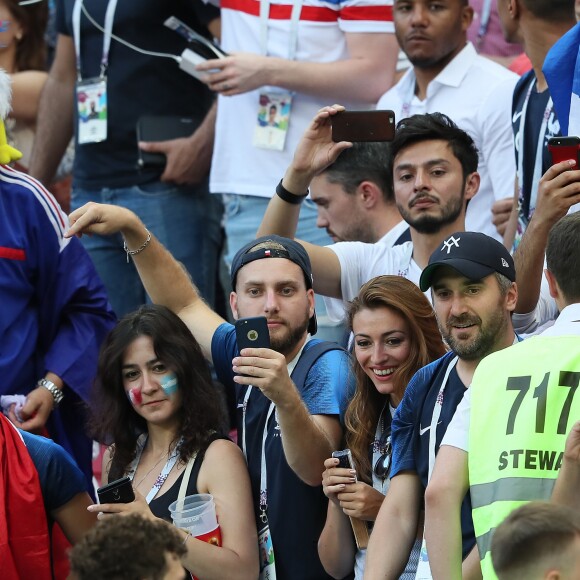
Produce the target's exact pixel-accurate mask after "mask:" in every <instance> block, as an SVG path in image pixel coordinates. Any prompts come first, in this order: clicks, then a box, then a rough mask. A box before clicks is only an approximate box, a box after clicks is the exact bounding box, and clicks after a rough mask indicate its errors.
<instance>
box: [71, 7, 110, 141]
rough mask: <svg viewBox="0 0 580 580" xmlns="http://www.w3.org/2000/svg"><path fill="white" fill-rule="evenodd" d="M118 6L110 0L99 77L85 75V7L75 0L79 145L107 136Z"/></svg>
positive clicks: (74, 22)
mask: <svg viewBox="0 0 580 580" xmlns="http://www.w3.org/2000/svg"><path fill="white" fill-rule="evenodd" d="M116 8H117V0H109V2H108V4H107V11H106V13H105V26H104V33H103V52H102V56H101V74H100V75H99V76H98V77H94V78H89V79H83V78H82V70H81V11H82V10H83V0H75V3H74V7H73V18H72V21H73V36H74V46H75V57H76V68H77V84H76V103H77V117H78V131H77V142H78V144H79V145H84V144H87V143H100V142H102V141H106V139H107V118H108V108H107V68H108V66H109V48H110V46H111V38H112V34H113V20H114V18H115V10H116Z"/></svg>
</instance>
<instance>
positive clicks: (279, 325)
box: [68, 204, 351, 580]
mask: <svg viewBox="0 0 580 580" xmlns="http://www.w3.org/2000/svg"><path fill="white" fill-rule="evenodd" d="M70 219H71V223H72V224H73V225H72V226H71V229H70V231H69V233H68V236H69V237H70V236H71V235H75V234H81V233H98V234H100V235H110V234H113V233H116V232H121V233H122V235H123V236H124V238H125V244H126V245H125V249H126V251H127V254H128V255H131V256H132V257H133V259H134V262H135V265H136V266H137V269H138V271H139V275H140V277H141V279H142V281H143V284H144V286H145V288H146V290H147V293H148V294H149V296H150V297H151V299H152V300H153V302H155V303H157V304H163V305H165V306H167V307H168V308H170V309H171V310H172V311H174V312H175V313H176V314H178V315H179V316H180V317H181V318H182V319H183V321H184V322H185V323H186V324H187V326H188V327H189V329H190V330H191V332H192V333H193V335H194V336H195V338H196V339H197V341H198V342H199V344H200V346H201V348H202V350H203V351H204V354H205V356H206V357H207V358H208V359H209V360H211V361H212V362H213V364H214V367H215V370H216V373H217V375H218V378H219V379H220V380H221V382H222V383H223V384H225V385H226V386H231V387H232V388H234V387H235V392H236V398H237V402H238V405H237V407H238V408H237V414H238V416H237V419H238V421H237V423H238V443H239V444H240V446H241V447H242V449H243V451H244V455H245V456H246V460H247V462H248V470H249V472H250V479H251V483H252V497H253V500H254V508H255V515H256V522H257V524H258V526H259V529H258V531H259V536H260V537H259V542H260V547H261V548H263V549H264V551H265V552H266V553H267V554H268V562H266V563H265V564H266V569H265V570H264V571H263V572H264V573H265V574H266V576H264V577H272V572H273V570H272V568H274V567H275V577H276V578H278V580H280V579H282V580H284V579H289V578H304V579H312V580H314V579H323V578H329V576H328V575H327V574H326V573H325V572H324V569H323V567H322V564H321V563H320V559H319V557H318V552H317V541H318V537H319V535H320V533H321V531H322V528H323V526H324V523H325V521H326V509H327V500H326V498H325V496H324V494H323V492H322V486H321V483H322V472H323V471H324V460H325V459H327V458H328V457H329V456H330V453H331V452H332V451H333V450H335V449H339V445H340V440H341V434H342V433H341V427H340V423H339V413H340V410H341V405H343V406H344V403H345V402H346V392H347V391H348V390H349V381H350V380H351V375H350V368H349V359H348V355H347V353H346V352H345V351H343V350H336V349H334V350H329V351H326V352H321V350H320V348H319V347H320V345H324V344H325V343H323V341H320V340H316V339H312V340H310V335H313V334H314V333H315V332H316V315H315V313H314V292H313V290H312V272H311V267H310V261H309V259H308V255H307V253H306V252H305V250H304V248H302V246H300V244H298V243H297V242H295V241H294V240H289V239H285V238H281V237H279V236H266V237H263V238H259V239H257V240H253V241H252V242H250V243H248V244H246V245H245V246H244V247H242V248H241V249H240V250H239V251H238V252H237V253H236V255H235V256H234V258H233V261H232V266H231V283H232V288H233V289H234V291H233V292H232V293H231V295H230V306H231V308H232V312H233V315H234V318H236V319H239V318H246V317H256V316H264V317H266V319H267V324H268V331H269V335H270V342H271V348H245V349H243V350H242V351H241V352H240V350H239V348H238V344H237V340H236V332H235V328H234V326H233V325H231V324H228V323H227V322H225V321H224V320H223V319H222V318H221V317H220V316H219V315H218V314H216V313H215V312H214V311H213V310H211V308H209V306H208V305H207V304H205V302H204V301H203V299H202V298H201V297H200V296H199V293H198V292H197V290H196V288H195V287H194V286H193V284H192V283H191V280H190V279H189V277H188V275H187V273H186V272H185V271H184V270H183V268H182V267H181V266H180V264H179V263H178V262H177V261H176V260H175V259H174V258H173V257H172V256H171V254H169V252H167V250H165V248H163V246H162V245H161V244H160V243H159V242H158V241H157V240H156V239H155V238H154V237H153V235H151V234H149V233H148V231H147V230H146V229H145V227H144V225H143V223H142V222H141V221H140V220H139V218H138V217H137V216H136V215H135V214H133V213H132V212H130V211H129V210H127V209H125V208H121V207H118V206H108V205H98V204H87V205H85V206H83V207H81V208H79V209H78V210H76V211H75V212H73V213H72V214H71V216H70ZM129 248H131V249H129ZM133 248H135V249H133ZM335 346H337V345H335ZM313 353H315V354H314V355H313ZM317 357H318V358H317ZM294 371H295V372H294ZM300 375H301V378H298V377H299V376H300ZM272 552H273V555H272ZM260 553H262V549H261V550H260ZM262 565H263V564H262ZM268 574H269V576H268Z"/></svg>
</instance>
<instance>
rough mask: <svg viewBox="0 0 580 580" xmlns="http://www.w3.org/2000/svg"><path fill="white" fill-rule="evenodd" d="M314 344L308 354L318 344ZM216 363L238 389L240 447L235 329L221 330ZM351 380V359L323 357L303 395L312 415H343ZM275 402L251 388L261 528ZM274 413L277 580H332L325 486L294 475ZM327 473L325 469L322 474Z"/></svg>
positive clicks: (272, 507) (251, 464) (271, 464)
mask: <svg viewBox="0 0 580 580" xmlns="http://www.w3.org/2000/svg"><path fill="white" fill-rule="evenodd" d="M319 342H320V341H319V340H316V339H314V340H310V341H309V342H307V343H306V345H305V347H304V351H307V350H308V349H309V348H311V347H312V346H314V345H315V344H317V343H319ZM211 350H212V358H213V364H214V367H215V369H216V373H217V375H218V378H219V380H220V381H221V382H222V383H223V384H224V385H229V386H232V387H236V398H237V401H238V414H237V423H238V443H240V444H241V441H242V437H241V434H242V417H243V415H242V411H243V400H244V395H245V393H246V390H247V387H246V386H243V385H242V386H240V385H236V383H234V382H233V376H234V373H233V371H232V359H233V358H234V357H235V356H237V355H238V354H239V351H238V345H237V341H236V334H235V327H234V326H232V325H231V324H228V323H224V324H222V325H221V326H220V327H219V328H218V329H217V330H216V332H215V334H214V336H213V339H212V345H211ZM351 380H352V376H351V374H350V369H349V357H348V355H347V353H345V352H344V351H342V350H332V351H329V352H326V353H325V354H323V355H322V356H321V357H320V358H319V359H318V360H317V361H316V362H315V363H314V365H313V366H312V368H311V369H310V372H309V373H308V375H307V378H306V381H305V385H304V387H303V389H302V390H301V392H300V395H301V397H302V400H303V401H304V403H305V405H306V407H307V408H308V411H309V412H310V414H311V415H337V416H338V415H339V413H340V410H341V409H340V407H341V405H342V404H344V403H346V401H345V397H344V396H343V393H344V392H346V389H347V385H348V383H349V381H351ZM269 407H270V401H269V400H268V399H267V398H266V397H265V396H264V395H263V394H262V393H261V391H260V390H259V389H257V388H252V391H251V395H250V398H249V400H248V405H247V414H246V449H247V453H246V454H247V458H246V459H247V462H248V470H249V473H250V480H251V484H252V497H253V500H254V510H255V513H256V523H257V525H258V526H259V525H260V520H259V518H258V514H259V509H258V506H259V496H260V463H261V461H260V460H261V450H262V435H263V432H264V426H265V422H266V416H267V414H268V409H269ZM275 415H276V414H275V413H272V415H271V417H270V421H269V422H268V435H267V438H266V446H265V448H266V466H267V487H268V505H269V509H268V522H269V525H270V532H271V537H272V543H273V546H274V557H275V560H276V577H277V578H278V580H285V579H294V578H300V579H301V580H315V579H320V578H330V576H328V575H327V574H326V573H325V572H324V568H323V567H322V564H321V563H320V559H319V557H318V549H317V544H318V538H319V537H320V534H321V532H322V528H323V527H324V523H325V521H326V510H327V505H328V501H327V499H326V497H325V496H324V494H323V492H322V486H317V487H312V486H309V485H307V484H306V483H304V482H303V481H302V480H300V478H299V477H298V476H297V475H296V474H295V473H294V472H293V471H292V469H291V468H290V466H289V465H288V463H287V462H286V458H285V456H284V450H283V448H282V437H281V435H280V426H279V425H278V422H277V420H276V416H275ZM323 469H324V468H323V467H322V466H321V473H322V470H323Z"/></svg>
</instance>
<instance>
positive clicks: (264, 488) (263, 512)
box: [242, 341, 308, 523]
mask: <svg viewBox="0 0 580 580" xmlns="http://www.w3.org/2000/svg"><path fill="white" fill-rule="evenodd" d="M307 342H308V341H307ZM306 344H307V343H306V342H305V343H304V344H303V345H302V348H301V349H300V350H299V351H298V354H297V355H296V356H295V357H294V358H293V359H292V360H291V361H290V362H289V363H288V365H287V368H288V374H289V375H292V371H293V370H294V367H295V366H296V363H297V362H298V359H299V358H300V356H301V355H302V351H303V350H304V347H305V346H306ZM253 388H254V387H253V386H252V385H249V386H248V388H247V389H246V393H245V395H244V404H243V406H242V451H243V452H244V457H245V458H246V462H247V461H248V453H247V447H246V413H247V410H248V403H249V401H250V395H251V393H252V389H253ZM275 409H276V405H274V403H270V406H269V407H268V414H267V415H266V422H265V423H264V431H263V433H262V451H261V454H260V519H261V520H262V522H263V523H265V522H266V521H267V519H268V518H267V510H268V479H267V475H268V473H267V466H266V439H267V438H268V423H269V422H270V417H271V416H272V413H273V412H274V410H275Z"/></svg>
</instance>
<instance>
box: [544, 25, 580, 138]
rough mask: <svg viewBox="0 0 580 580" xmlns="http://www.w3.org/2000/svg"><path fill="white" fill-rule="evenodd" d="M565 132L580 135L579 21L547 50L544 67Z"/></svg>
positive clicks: (563, 131)
mask: <svg viewBox="0 0 580 580" xmlns="http://www.w3.org/2000/svg"><path fill="white" fill-rule="evenodd" d="M542 71H543V73H544V76H545V77H546V81H547V82H548V87H549V89H550V95H551V96H552V100H553V102H554V108H555V110H556V115H557V116H558V120H559V121H560V129H561V132H562V135H563V136H567V135H578V136H580V24H577V25H576V26H574V28H572V29H571V30H569V31H568V32H567V33H566V34H565V35H564V36H562V38H560V40H558V42H556V44H554V46H552V48H551V49H550V51H549V52H548V54H547V56H546V60H545V61H544V66H543V68H542Z"/></svg>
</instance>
